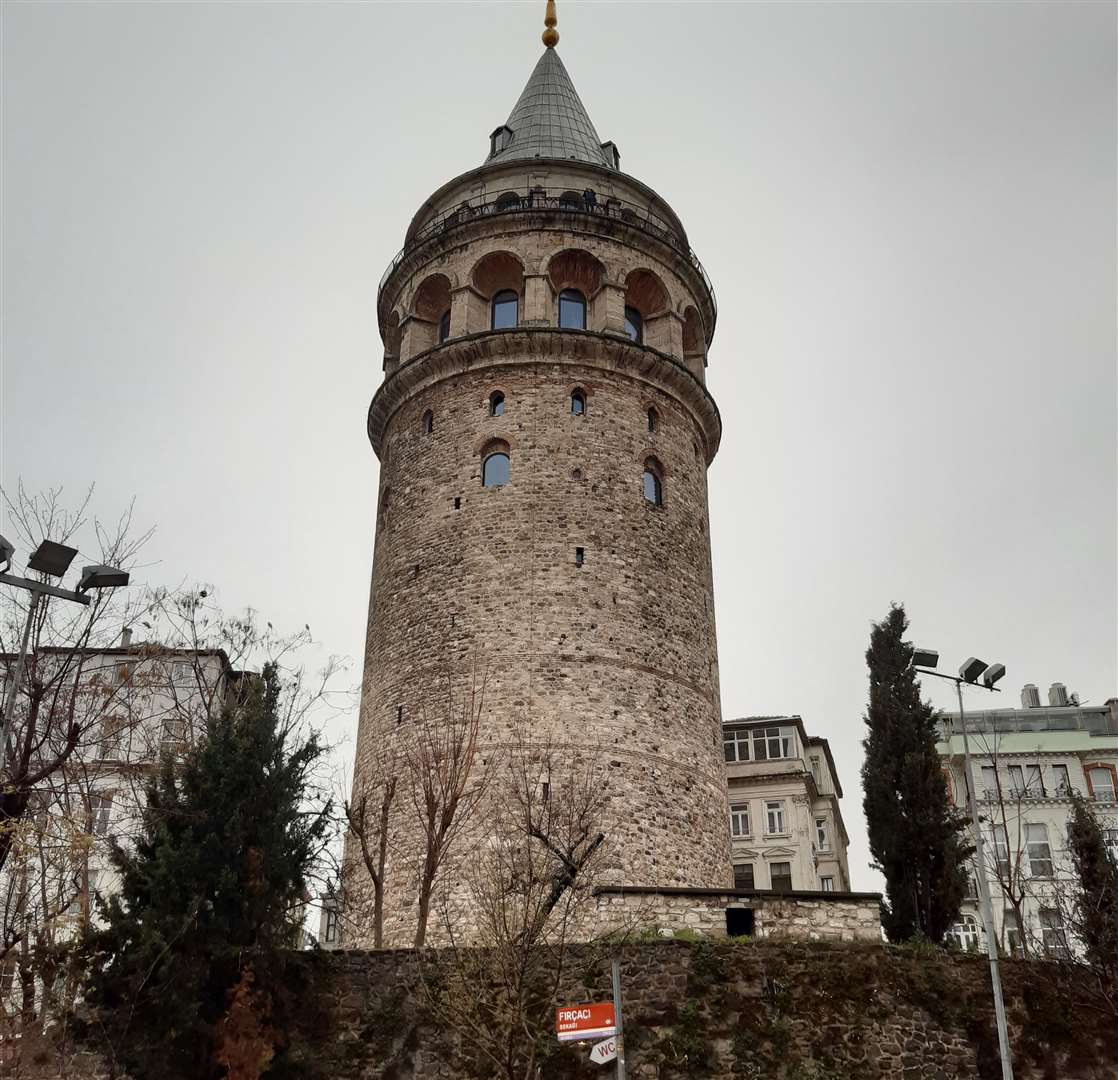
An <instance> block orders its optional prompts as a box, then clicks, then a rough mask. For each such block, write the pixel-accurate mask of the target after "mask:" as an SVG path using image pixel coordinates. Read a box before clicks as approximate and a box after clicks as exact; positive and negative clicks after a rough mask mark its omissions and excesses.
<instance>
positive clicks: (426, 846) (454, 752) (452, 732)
mask: <svg viewBox="0 0 1118 1080" xmlns="http://www.w3.org/2000/svg"><path fill="white" fill-rule="evenodd" d="M487 683H488V671H487V670H481V671H479V665H478V663H477V661H476V659H475V661H474V664H473V665H472V667H471V671H470V681H469V686H468V687H467V688H466V689H465V691H463V692H461V693H459V692H458V691H457V690H456V689H455V685H454V677H453V675H452V673H451V672H450V671H449V670H448V671H447V672H446V673H444V675H443V687H444V692H445V697H444V700H443V702H442V703H441V708H430V707H428V706H427V705H423V706H422V707H421V708H420V719H419V725H418V729H417V730H416V731H415V732H414V734H412V735H410V736H405V738H404V740H403V743H402V745H403V747H404V749H403V756H404V760H405V762H406V767H407V773H408V784H409V788H410V794H411V799H412V806H413V809H414V811H415V820H416V822H417V824H418V827H419V833H420V841H421V844H422V847H421V851H420V856H419V867H418V886H419V905H418V915H417V921H416V928H415V947H416V948H417V949H418V948H422V946H423V944H424V942H425V941H426V940H427V923H428V920H429V918H430V913H431V896H432V894H433V892H434V888H435V882H436V879H437V878H438V876H439V872H440V871H441V870H442V868H443V865H444V863H445V862H446V860H447V856H448V854H449V852H450V851H451V849H452V848H453V847H454V845H455V843H456V842H457V841H458V839H459V838H460V837H461V835H462V834H463V832H464V831H465V830H466V828H467V826H468V825H469V823H470V819H471V818H472V816H473V814H474V812H475V810H476V809H477V808H478V806H479V805H481V802H482V798H483V795H484V792H485V788H486V782H487V773H486V771H485V770H484V769H483V768H482V767H481V766H480V755H479V746H478V735H479V732H480V729H481V721H482V716H483V715H484V711H485V688H486V685H487Z"/></svg>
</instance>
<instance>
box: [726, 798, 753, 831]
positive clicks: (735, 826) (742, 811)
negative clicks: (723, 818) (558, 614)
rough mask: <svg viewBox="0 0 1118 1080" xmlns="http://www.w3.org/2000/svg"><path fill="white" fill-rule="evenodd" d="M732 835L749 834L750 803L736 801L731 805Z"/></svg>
mask: <svg viewBox="0 0 1118 1080" xmlns="http://www.w3.org/2000/svg"><path fill="white" fill-rule="evenodd" d="M730 835H731V836H749V835H751V833H750V831H749V803H734V804H733V805H732V806H731V807H730Z"/></svg>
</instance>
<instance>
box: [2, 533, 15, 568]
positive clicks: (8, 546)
mask: <svg viewBox="0 0 1118 1080" xmlns="http://www.w3.org/2000/svg"><path fill="white" fill-rule="evenodd" d="M15 553H16V546H15V544H13V543H12V542H11V541H10V540H9V539H8V538H7V537H6V536H0V562H2V563H3V564H4V570H8V569H9V568H10V567H11V565H12V556H13V555H15ZM0 572H2V571H0Z"/></svg>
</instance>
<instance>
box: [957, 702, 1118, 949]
mask: <svg viewBox="0 0 1118 1080" xmlns="http://www.w3.org/2000/svg"><path fill="white" fill-rule="evenodd" d="M966 721H967V732H968V738H969V743H970V753H971V760H972V765H973V771H974V779H975V797H976V800H977V803H978V812H979V817H980V819H981V821H982V828H983V830H984V833H983V839H984V842H985V847H986V880H987V882H988V884H989V886H990V896H991V904H992V907H993V915H994V923H995V929H996V933H997V935H998V942H999V945H1000V946H1001V948H1002V950H1003V951H1004V952H1006V953H1013V952H1017V953H1020V952H1022V951H1026V950H1027V951H1028V952H1030V953H1033V954H1036V953H1047V954H1049V955H1052V956H1064V955H1067V953H1068V952H1069V951H1075V950H1076V949H1077V943H1076V942H1075V941H1074V939H1073V938H1072V936H1071V935H1070V934H1069V933H1068V928H1067V913H1068V911H1069V904H1070V902H1071V897H1072V883H1073V878H1072V867H1071V862H1070V857H1069V853H1068V841H1067V828H1068V822H1069V820H1070V816H1071V806H1072V804H1071V798H1070V796H1071V793H1072V792H1078V793H1079V794H1081V795H1082V796H1084V797H1085V798H1086V799H1088V800H1089V801H1090V803H1091V806H1092V809H1093V810H1094V812H1095V814H1096V817H1097V818H1098V820H1099V822H1100V824H1101V825H1102V827H1103V830H1104V837H1105V839H1106V843H1107V847H1108V850H1109V852H1110V854H1111V856H1112V857H1113V858H1114V859H1115V860H1118V801H1116V791H1118V698H1111V699H1110V700H1109V701H1107V702H1106V703H1105V704H1103V705H1080V704H1079V703H1078V701H1077V700H1075V698H1074V697H1069V696H1068V694H1067V691H1066V689H1065V688H1064V686H1063V684H1061V683H1054V684H1053V685H1052V687H1051V688H1050V690H1049V693H1048V703H1047V704H1046V705H1042V704H1041V702H1040V695H1039V693H1038V692H1037V688H1036V687H1035V686H1033V685H1031V684H1030V685H1028V686H1026V687H1025V688H1024V689H1023V690H1022V692H1021V708H1010V709H993V710H987V711H982V712H979V711H975V712H970V711H968V712H967V714H966ZM941 729H942V740H941V742H940V743H939V746H938V749H939V752H940V755H941V757H942V759H943V763H944V770H945V773H946V775H947V779H948V785H949V789H950V791H951V795H952V798H953V800H954V802H955V803H956V805H957V806H959V807H961V808H964V809H965V808H966V805H967V789H966V776H965V769H964V763H963V740H962V735H961V729H960V726H959V716H958V714H957V713H949V714H946V715H945V716H944V718H943V720H942V723H941ZM976 871H977V867H976V866H975V865H974V863H973V860H972V865H971V889H970V896H969V898H968V900H967V902H966V903H965V905H964V908H963V912H962V915H961V917H960V920H959V922H958V923H957V924H956V926H955V927H954V929H953V931H952V936H953V937H954V939H955V942H956V944H958V945H959V946H960V947H961V948H964V949H974V950H977V949H982V948H985V938H984V934H983V931H982V919H981V914H980V912H979V909H978V899H977V887H976V885H975V880H974V875H975V873H976Z"/></svg>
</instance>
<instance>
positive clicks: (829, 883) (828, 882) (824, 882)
mask: <svg viewBox="0 0 1118 1080" xmlns="http://www.w3.org/2000/svg"><path fill="white" fill-rule="evenodd" d="M819 884H820V886H821V887H822V889H823V891H824V892H834V891H835V879H834V878H833V877H821V878H820V879H819Z"/></svg>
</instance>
